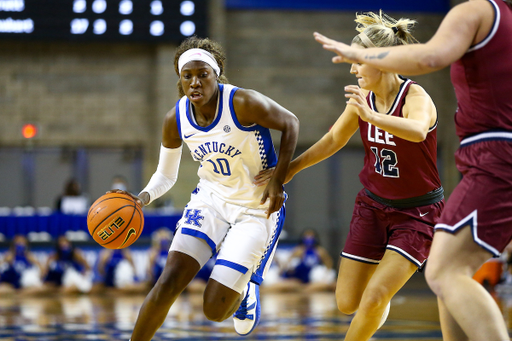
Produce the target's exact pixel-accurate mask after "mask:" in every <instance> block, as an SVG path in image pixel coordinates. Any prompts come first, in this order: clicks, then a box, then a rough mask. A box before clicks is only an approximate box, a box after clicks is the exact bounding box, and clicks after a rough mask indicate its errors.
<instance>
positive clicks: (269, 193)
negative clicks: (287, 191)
mask: <svg viewBox="0 0 512 341" xmlns="http://www.w3.org/2000/svg"><path fill="white" fill-rule="evenodd" d="M284 199H285V196H284V190H283V185H282V184H279V183H278V182H277V181H275V179H270V181H269V183H268V185H267V187H266V188H265V191H264V192H263V196H262V197H261V201H260V205H263V204H264V203H265V202H266V201H267V200H269V201H270V203H269V205H268V209H267V210H266V211H265V213H266V214H267V219H268V218H270V215H271V214H272V213H274V212H277V211H279V210H280V209H281V206H283V204H284Z"/></svg>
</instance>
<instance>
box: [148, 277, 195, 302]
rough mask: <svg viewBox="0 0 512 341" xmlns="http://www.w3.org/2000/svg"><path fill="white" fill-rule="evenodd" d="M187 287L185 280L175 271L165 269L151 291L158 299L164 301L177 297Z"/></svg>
mask: <svg viewBox="0 0 512 341" xmlns="http://www.w3.org/2000/svg"><path fill="white" fill-rule="evenodd" d="M186 285H187V278H186V277H185V276H184V275H183V273H181V272H180V271H178V270H177V269H165V270H164V271H163V272H162V274H161V275H160V278H158V281H157V282H156V284H155V286H154V288H153V290H155V293H156V295H157V297H158V299H162V300H165V299H167V298H168V297H173V296H177V295H179V294H180V293H181V291H182V290H183V289H184V288H185V286H186Z"/></svg>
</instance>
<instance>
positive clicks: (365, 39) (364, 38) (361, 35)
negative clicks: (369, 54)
mask: <svg viewBox="0 0 512 341" xmlns="http://www.w3.org/2000/svg"><path fill="white" fill-rule="evenodd" d="M358 37H359V38H360V39H361V41H362V42H363V44H365V45H366V47H367V48H371V47H375V44H374V43H372V41H371V40H370V38H368V36H367V35H366V34H365V33H364V32H361V33H359V34H358Z"/></svg>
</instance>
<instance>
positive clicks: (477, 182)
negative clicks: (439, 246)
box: [435, 141, 512, 256]
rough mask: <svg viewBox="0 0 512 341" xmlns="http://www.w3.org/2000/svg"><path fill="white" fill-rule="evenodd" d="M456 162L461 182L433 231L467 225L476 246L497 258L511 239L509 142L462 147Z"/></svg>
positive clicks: (511, 161)
mask: <svg viewBox="0 0 512 341" xmlns="http://www.w3.org/2000/svg"><path fill="white" fill-rule="evenodd" d="M462 142H464V141H462ZM455 161H456V163H457V168H458V169H459V171H461V173H462V174H463V178H462V180H461V182H460V183H459V184H458V185H457V187H456V188H455V190H454V191H453V193H452V194H451V195H450V199H449V200H448V202H447V204H446V208H445V209H444V211H443V214H442V216H441V219H440V220H439V222H438V224H437V225H436V227H435V229H436V231H439V230H443V231H447V232H450V233H455V232H457V231H458V230H459V229H460V228H462V227H464V226H468V225H469V226H471V229H472V232H473V239H474V241H475V243H477V244H478V245H480V246H481V247H483V248H484V249H485V250H487V251H489V252H490V253H492V254H493V255H494V256H499V254H500V253H501V252H502V251H503V250H504V249H505V246H507V244H508V243H509V242H510V240H511V239H512V141H511V142H506V141H483V142H482V141H481V142H477V143H473V144H467V145H464V144H462V147H461V148H459V150H457V153H456V154H455Z"/></svg>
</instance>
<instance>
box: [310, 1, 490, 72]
mask: <svg viewBox="0 0 512 341" xmlns="http://www.w3.org/2000/svg"><path fill="white" fill-rule="evenodd" d="M493 19H494V10H493V8H492V5H491V4H490V3H489V2H488V1H469V2H464V3H461V4H459V5H457V6H455V7H454V8H452V9H451V10H450V12H449V13H448V14H447V15H446V17H445V18H444V20H443V22H442V23H441V25H440V26H439V29H438V30H437V32H436V34H435V35H434V36H433V37H432V39H430V40H429V41H428V42H427V43H426V44H412V45H403V46H393V47H383V48H368V49H364V50H361V49H357V48H353V47H351V46H350V45H347V44H343V43H341V42H337V41H335V40H333V39H330V38H327V37H325V36H323V35H322V34H320V33H317V32H315V33H314V36H315V40H316V41H318V42H319V43H321V44H322V45H323V47H324V49H326V50H328V51H332V52H334V53H336V54H337V56H335V57H333V59H332V60H333V63H359V62H362V63H366V64H369V65H371V66H373V67H376V68H379V69H381V70H384V71H388V72H394V73H400V74H402V75H421V74H426V73H430V72H433V71H436V70H440V69H443V68H444V67H446V66H448V65H450V64H451V63H453V62H454V61H456V60H458V59H459V58H460V57H461V56H462V55H463V54H464V53H465V52H466V51H467V50H468V48H469V47H470V46H471V45H474V44H476V43H478V42H480V41H481V40H483V39H484V38H485V36H486V35H487V33H488V32H489V30H490V27H491V26H492V21H493Z"/></svg>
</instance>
